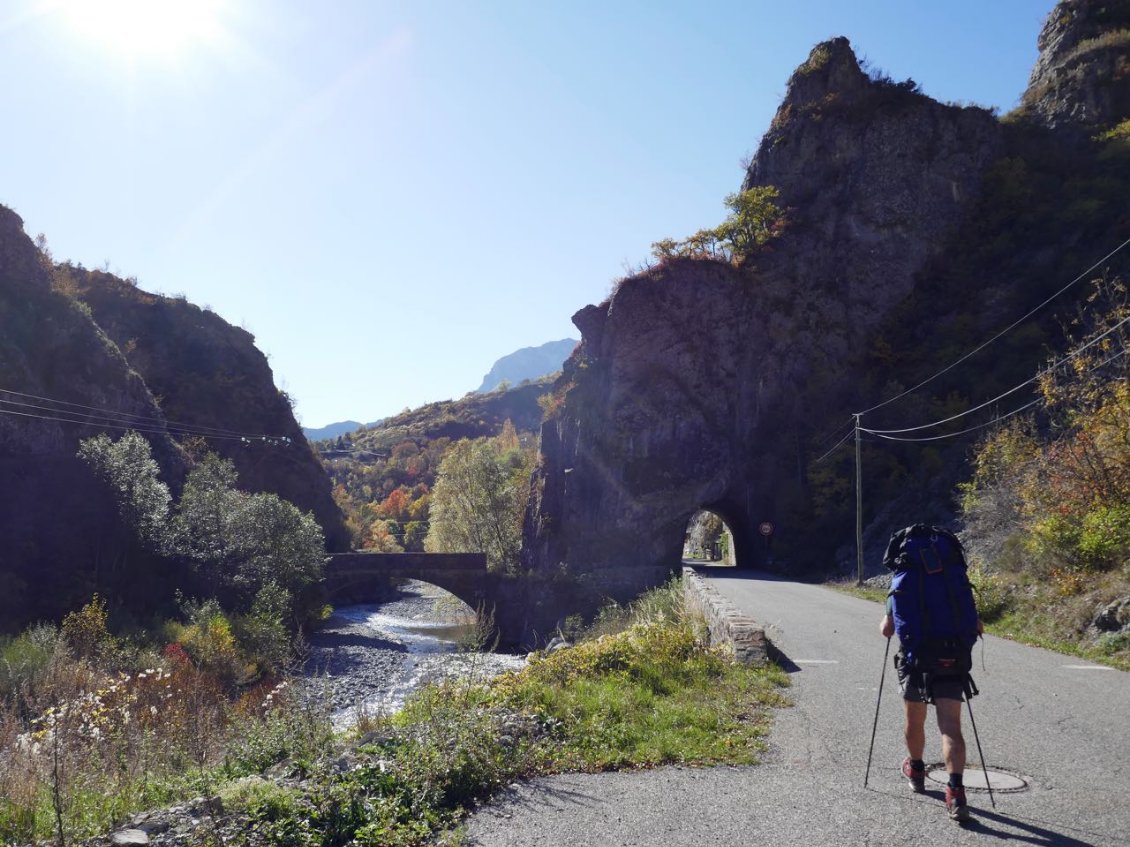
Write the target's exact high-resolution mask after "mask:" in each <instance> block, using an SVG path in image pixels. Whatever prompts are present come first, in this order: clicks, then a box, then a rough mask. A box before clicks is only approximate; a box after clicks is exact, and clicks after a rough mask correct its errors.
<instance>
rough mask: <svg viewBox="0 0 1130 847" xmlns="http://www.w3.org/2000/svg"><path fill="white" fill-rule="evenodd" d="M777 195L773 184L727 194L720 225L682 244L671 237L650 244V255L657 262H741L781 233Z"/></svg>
mask: <svg viewBox="0 0 1130 847" xmlns="http://www.w3.org/2000/svg"><path fill="white" fill-rule="evenodd" d="M779 196H780V195H779V192H778V191H777V189H776V188H774V187H773V186H772V185H759V186H754V187H753V188H749V189H747V190H745V191H742V192H739V193H737V194H729V195H727V196H726V199H725V203H726V208H728V209H729V210H730V214H729V215H728V216H727V217H726V219H725V220H724V221H722V223H720V224H719V225H718V226H716V227H713V228H709V229H700V230H699V231H698V232H696V233H695V234H694V235H691V236H689V237H688V238H685V239H683V240H682V241H676V240H675V239H673V238H664V239H661V240H659V241H656V242H655V243H654V244H652V245H651V252H652V255H654V256H655V258H656V259H658V260H660V261H663V260H664V259H672V258H692V259H717V260H719V261H724V262H734V263H738V262H741V261H742V260H743V259H745V258H747V257H749V256H751V255H753V254H754V253H755V252H757V250H759V249H760V248H761V247H762V246H764V245H765V244H767V243H768V242H769V241H770V240H772V239H773V238H776V237H777V236H778V235H779V234H780V233H781V229H782V228H783V226H784V221H785V217H784V212H783V211H782V210H781V208H780V207H779V206H778V205H777V203H776V201H777V199H778V197H779Z"/></svg>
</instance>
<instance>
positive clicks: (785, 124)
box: [525, 4, 1124, 598]
mask: <svg viewBox="0 0 1130 847" xmlns="http://www.w3.org/2000/svg"><path fill="white" fill-rule="evenodd" d="M1066 5H1071V6H1073V7H1074V6H1083V5H1088V4H1066ZM1046 31H1047V30H1045V32H1046ZM1065 96H1066V95H1065ZM1123 116H1124V115H1123ZM1108 118H1109V115H1108ZM1036 123H1038V121H1036V120H1035V119H1033V120H1032V121H1030V122H1024V121H1020V122H1018V123H1014V124H1012V125H1005V124H1002V123H1001V122H1000V121H998V120H997V118H996V117H995V116H994V115H993V114H992V113H990V112H989V111H987V110H984V109H980V108H961V107H957V106H952V105H943V104H940V103H937V102H935V101H933V100H931V99H930V98H928V97H926V96H924V95H923V94H921V93H920V92H919V91H918V90H917V86H916V85H915V84H914V83H913V82H912V81H907V82H903V83H897V82H894V81H892V80H889V79H884V78H879V79H876V78H873V77H871V76H868V75H867V74H866V73H864V72H863V71H862V70H861V68H860V66H859V63H858V61H857V60H856V57H855V55H854V53H853V52H852V50H851V47H850V44H849V43H848V41H847V40H846V39H843V38H837V39H833V40H831V41H828V42H825V43H823V44H820V45H818V46H817V47H816V48H815V49H814V50H813V51H812V53H811V55H810V56H809V57H808V59H807V61H805V62H804V63H803V64H802V65H801V66H800V67H799V68H798V69H797V71H796V73H795V74H794V75H793V77H792V79H791V80H790V81H789V84H788V89H787V93H786V96H785V98H784V101H783V102H782V104H781V106H780V108H779V109H778V112H777V114H776V116H775V118H774V120H773V122H772V125H771V127H770V128H769V131H768V132H767V133H766V134H765V136H764V138H763V139H762V141H761V144H760V146H759V149H758V151H757V154H756V157H755V158H754V160H753V162H752V164H751V165H750V167H749V169H748V172H747V174H746V178H745V182H744V185H743V188H751V187H755V186H768V185H772V186H775V187H776V188H777V189H778V191H779V197H780V200H781V203H782V205H783V206H784V207H785V208H786V221H785V225H784V229H783V233H782V234H781V235H780V236H779V237H777V238H776V239H775V240H773V241H771V242H770V243H769V244H768V245H766V247H764V248H762V249H761V250H759V251H757V252H755V253H753V254H752V255H750V256H748V257H746V258H745V259H744V260H743V261H742V262H740V263H738V264H733V265H731V264H723V263H720V262H716V261H711V260H706V259H676V260H670V259H668V260H665V261H662V262H660V263H659V264H658V265H657V266H655V267H652V268H651V269H649V270H647V271H645V272H644V273H641V274H639V275H637V276H635V277H632V278H629V279H627V280H625V281H624V282H623V283H622V284H621V285H620V286H619V287H618V288H617V289H616V291H615V292H614V293H613V294H612V296H611V297H610V298H609V300H608V301H606V302H605V303H602V304H600V305H599V306H589V307H586V308H585V309H582V310H581V311H580V312H578V313H577V315H575V316H574V323H575V324H576V325H577V327H578V328H579V329H580V330H581V332H582V343H581V345H580V347H579V349H578V350H577V352H576V353H574V355H573V356H572V358H571V359H570V360H569V361H568V362H567V363H566V366H565V370H564V373H563V376H562V378H561V379H560V381H559V382H558V384H557V386H556V395H557V402H556V404H555V405H556V411H555V412H554V414H553V415H551V416H550V417H549V419H548V420H547V421H546V423H545V425H544V426H543V429H542V453H543V457H542V465H541V468H540V471H539V473H538V475H537V477H536V479H535V482H534V486H533V492H532V499H531V507H530V510H529V512H528V514H527V522H526V546H525V555H526V562H527V564H528V565H529V566H530V567H531V568H533V569H535V570H539V571H542V572H547V573H548V572H561V571H565V572H567V573H570V574H572V575H573V577H574V578H575V579H576V580H578V581H580V582H581V583H584V584H588V585H590V586H591V588H592V590H593V593H594V595H595V594H605V595H611V596H617V597H621V598H623V597H626V596H630V595H631V594H632V593H633V592H634V591H637V590H638V589H639V588H641V587H644V586H646V585H649V584H654V583H655V582H656V581H658V580H659V579H662V578H663V575H664V574H666V573H669V572H670V570H671V568H672V567H673V566H675V565H677V563H678V562H679V558H680V550H681V546H682V541H683V534H684V532H685V529H686V526H687V521H688V519H689V518H690V517H691V515H692V514H693V513H694V512H695V511H696V510H697V509H700V508H710V509H713V510H714V511H716V512H717V513H719V514H720V515H722V516H723V517H724V518H725V519H726V520H727V522H728V523H729V525H730V527H731V529H732V530H733V532H734V536H735V543H736V547H737V550H738V556H739V560H740V561H741V562H744V563H745V564H747V565H756V564H763V563H764V562H765V561H766V560H767V559H768V558H769V557H770V555H774V556H775V557H776V558H777V559H778V561H781V560H784V561H785V562H787V566H789V567H791V568H794V569H796V568H802V569H803V568H807V569H821V568H823V569H826V568H827V567H828V566H829V565H830V564H831V563H832V560H833V553H834V550H835V547H836V546H838V545H839V544H841V543H844V542H850V540H851V534H850V525H846V524H843V521H842V520H841V523H840V524H839V525H837V524H835V522H834V521H833V522H830V523H827V524H818V523H814V522H813V520H812V519H813V515H814V514H817V513H818V512H819V511H820V509H821V508H823V509H825V510H826V511H837V510H838V512H839V514H840V515H841V519H842V518H843V517H844V516H845V514H846V513H849V512H847V510H846V509H844V508H843V507H844V506H847V504H848V503H850V502H851V489H850V485H849V483H850V476H848V477H847V481H845V480H844V479H843V478H842V477H840V478H839V479H838V480H837V481H836V482H835V484H831V483H828V482H827V480H820V479H818V477H820V475H821V474H822V473H823V471H822V470H821V469H820V468H817V467H815V466H814V458H815V457H816V456H818V455H819V453H821V452H823V450H824V449H825V448H827V447H828V446H831V444H834V443H835V439H836V438H837V437H839V435H841V434H844V433H846V432H847V431H848V426H847V424H848V421H849V415H850V414H851V413H852V412H855V411H859V410H860V409H861V408H863V407H865V404H866V405H870V404H872V403H874V402H876V401H877V400H879V399H881V398H882V397H883V396H884V395H888V396H889V394H890V393H892V387H893V388H895V389H898V388H901V387H906V386H907V385H908V384H911V383H912V381H913V379H914V377H915V376H916V374H917V373H919V372H922V371H927V372H928V368H930V367H931V366H933V365H934V364H935V363H936V362H939V361H941V360H942V359H943V358H944V356H945V355H948V354H949V345H951V344H952V343H955V342H956V343H961V341H962V340H963V338H964V335H963V334H964V333H968V334H971V335H973V336H976V335H978V334H979V333H982V332H984V335H988V334H989V333H988V332H986V331H985V330H987V329H989V328H991V327H993V320H994V319H995V318H996V316H997V314H998V313H1000V312H1001V311H1002V310H1003V311H1007V307H1011V306H1012V305H1013V304H1014V303H1015V302H1016V301H1017V300H1019V301H1021V302H1023V301H1025V300H1026V298H1027V297H1030V296H1031V295H1032V294H1033V293H1035V292H1038V291H1040V290H1041V286H1045V285H1048V284H1049V281H1050V279H1054V278H1055V272H1058V270H1059V268H1058V267H1057V268H1056V269H1055V272H1052V273H1049V270H1050V268H1049V267H1048V265H1049V259H1048V254H1047V250H1048V245H1047V244H1046V243H1040V240H1041V239H1042V238H1043V235H1042V233H1039V234H1038V228H1037V227H1036V226H1035V225H1032V226H1031V227H1029V228H1028V231H1025V232H1023V233H1022V234H1019V235H1018V234H1017V229H1019V227H1018V226H1017V225H1016V219H1017V218H1018V217H1023V215H1022V214H1016V215H1014V217H1013V219H1012V220H1011V221H1010V220H1007V219H1006V216H1005V214H1004V213H1001V212H1000V209H1001V208H1002V207H1003V205H1004V201H1003V200H1002V196H1003V195H1004V194H1006V192H1005V188H1004V187H1003V186H1006V185H1007V187H1009V190H1013V189H1015V185H1014V184H1013V181H1012V180H1013V178H1015V179H1024V180H1027V179H1030V180H1031V181H1032V183H1033V184H1035V182H1036V176H1035V169H1036V165H1032V166H1031V168H1032V170H1025V169H1026V168H1028V167H1029V162H1028V159H1025V158H1024V157H1025V156H1027V155H1029V154H1031V160H1032V161H1033V162H1037V161H1038V162H1042V163H1044V164H1045V165H1046V163H1047V162H1048V161H1050V160H1051V158H1054V156H1053V154H1051V153H1050V152H1049V150H1051V149H1052V148H1053V147H1054V146H1055V145H1054V144H1053V143H1052V142H1049V141H1047V133H1046V131H1043V130H1042V128H1041V127H1040V126H1036V125H1035V124H1036ZM1041 132H1044V134H1043V135H1041ZM1035 148H1039V150H1040V152H1039V154H1033V153H1031V150H1033V149H1035ZM1057 149H1058V148H1057ZM1025 151H1027V152H1025ZM1085 155H1089V154H1084V153H1079V154H1078V156H1085ZM1018 162H1019V163H1020V164H1019V165H1018V164H1017V163H1018ZM1002 163H1003V164H1002ZM1010 167H1011V168H1012V169H1013V170H1011V171H1010V170H1009V168H1010ZM1048 167H1049V168H1050V166H1048ZM1017 169H1020V170H1021V171H1022V172H1023V174H1024V176H1023V177H1022V178H1017V177H1016V176H1015V171H1016V170H1017ZM1052 171H1054V168H1053V169H1052ZM1093 172H1094V173H1095V174H1096V179H1100V177H1098V174H1099V173H1100V172H1101V169H1098V168H1097V167H1096V169H1094V171H1093ZM1028 187H1029V185H1028V184H1027V183H1025V188H1026V189H1027V188H1028ZM1049 190H1050V192H1051V193H1052V194H1054V190H1051V189H1049ZM1008 196H1011V195H1008ZM1057 200H1058V196H1057ZM1104 202H1105V201H1104ZM1051 214H1052V213H1051V212H1049V215H1051ZM1061 220H1062V216H1061ZM1103 226H1105V227H1107V228H1106V229H1105V230H1104V229H1103ZM1087 227H1090V228H1089V229H1088V228H1087ZM1110 229H1111V227H1110V226H1109V221H1106V222H1105V223H1103V224H1101V225H1096V224H1095V223H1094V221H1092V220H1090V219H1088V223H1087V224H1086V225H1084V224H1081V223H1080V222H1072V224H1071V232H1070V233H1069V232H1066V231H1064V229H1063V228H1061V230H1060V231H1061V234H1062V236H1063V238H1064V240H1065V244H1067V245H1070V246H1071V247H1072V248H1074V249H1079V248H1082V249H1081V250H1080V252H1081V254H1082V255H1090V254H1089V253H1088V252H1087V251H1088V250H1089V249H1090V248H1091V247H1093V246H1094V245H1095V244H1096V243H1099V244H1101V243H1102V242H1103V239H1102V238H1099V237H1098V236H1099V233H1100V232H1101V233H1102V234H1103V235H1104V236H1105V235H1107V234H1109V232H1110ZM1014 237H1015V238H1016V239H1018V240H1019V241H1020V242H1025V240H1026V239H1027V241H1026V243H1024V245H1023V246H1024V247H1025V248H1028V247H1032V248H1035V249H1036V250H1039V251H1042V252H1041V260H1040V262H1038V263H1037V262H1033V263H1032V264H1031V268H1032V271H1033V272H1032V276H1031V277H1029V278H1027V279H1024V278H1015V277H1009V278H1007V279H1004V280H1002V279H1000V278H997V277H982V278H980V279H978V277H976V276H966V274H967V273H968V274H971V275H972V274H977V273H989V272H997V271H998V270H999V268H1000V267H1002V266H1006V265H1007V264H1008V263H1010V262H1011V270H1012V271H1013V272H1015V269H1016V266H1017V261H1018V260H1017V259H1016V257H1015V254H1014V253H1012V252H1009V248H1010V247H1012V245H1013V242H1011V241H1008V242H1006V241H1005V239H1006V238H1014ZM970 239H973V243H970ZM1086 239H1093V240H1094V241H1093V242H1092V241H1086ZM1084 242H1086V243H1085V244H1084ZM1005 244H1007V246H1002V245H1005ZM1006 252H1007V253H1008V256H1007V257H1006V256H1005V254H1006ZM1068 252H1070V251H1068ZM1030 255H1035V254H1034V253H1033V254H1030ZM1099 255H1101V254H1099ZM1077 258H1078V255H1077V254H1074V253H1073V254H1072V259H1071V261H1075V260H1076V259H1077ZM958 269H960V272H961V279H960V280H955V279H954V274H956V273H957V271H958ZM1062 279H1063V278H1062V277H1060V278H1059V280H1060V282H1062ZM989 280H991V282H990V281H989ZM978 286H979V287H978ZM1024 286H1028V287H1027V289H1025V288H1024ZM1018 291H1022V293H1021V294H1019V295H1018V293H1017V292H1018ZM967 292H968V293H967ZM990 292H991V293H990ZM954 295H958V296H954ZM962 298H967V299H962ZM974 302H976V303H977V308H978V310H979V311H977V312H976V313H975V314H974V315H973V316H970V315H968V314H967V313H966V311H964V310H967V309H968V308H969V307H970V305H971V304H972V303H974ZM1012 314H1013V316H1015V314H1016V313H1012ZM914 324H918V325H920V326H921V327H922V328H921V329H920V330H919V331H918V332H917V334H915V332H914V331H913V325H914ZM908 327H910V328H911V329H910V331H909V332H908V331H907V328H908ZM982 337H984V336H982ZM946 338H948V339H950V340H949V341H946V342H945V343H944V345H943V344H940V343H939V340H940V339H946ZM1034 361H1036V360H1034V359H1029V360H1026V366H1027V367H1032V366H1033V363H1034ZM877 365H881V370H879V372H878V375H877V373H876V371H877ZM990 367H991V366H990ZM1029 373H1030V372H1029ZM1001 378H1002V379H1005V378H1007V377H1006V376H1003V375H1002V376H1001ZM1021 378H1023V377H1021ZM970 393H972V391H970ZM990 396H991V395H990ZM962 402H964V401H962ZM967 405H968V404H967ZM829 432H830V433H831V436H832V437H831V438H828V436H829ZM935 452H936V451H935ZM892 456H894V457H895V458H891V457H892ZM875 458H876V461H877V462H883V463H886V467H888V468H891V470H890V472H889V474H888V475H889V476H891V477H892V478H894V479H898V478H899V474H901V478H902V485H903V488H904V489H906V488H911V487H913V486H910V485H908V474H907V472H906V469H905V467H904V468H903V469H902V470H900V471H898V472H896V470H895V469H894V465H893V464H892V463H895V464H897V463H898V462H899V461H900V459H898V454H897V453H888V454H884V455H882V456H879V455H876V456H875ZM937 461H942V460H941V459H938V460H937ZM908 464H909V462H908ZM919 465H921V461H919ZM935 471H936V468H935ZM935 475H937V474H935ZM928 483H929V480H928V479H927V480H923V481H921V482H918V483H915V485H916V486H918V487H919V488H920V489H921V490H922V491H925V489H926V486H927V485H928ZM818 484H820V485H823V489H822V490H819V491H817V490H815V489H816V488H817V487H818ZM884 493H886V492H884ZM821 497H822V498H824V499H826V500H827V499H831V500H834V501H838V502H836V503H833V505H832V506H831V507H829V506H828V505H827V504H823V505H821V504H818V503H816V500H817V499H818V498H821ZM876 500H877V497H876V496H875V493H874V492H873V493H872V502H871V504H870V505H869V512H870V514H874V513H875V512H877V511H879V510H880V506H879V505H878V504H877V503H876V502H875V501H876ZM947 507H948V504H942V506H941V508H942V509H943V510H944V509H945V508H947ZM918 514H921V513H918ZM911 517H912V518H913V517H915V516H914V515H911ZM894 520H898V517H897V516H896V517H895V518H894ZM907 522H908V521H907ZM762 524H772V525H773V535H772V546H770V542H769V541H767V540H766V539H765V538H764V537H762V536H760V535H759V534H758V532H757V529H758V527H759V526H760V525H762ZM814 529H815V531H814ZM883 531H884V532H886V531H887V530H886V527H884V528H883Z"/></svg>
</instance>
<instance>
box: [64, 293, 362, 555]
mask: <svg viewBox="0 0 1130 847" xmlns="http://www.w3.org/2000/svg"><path fill="white" fill-rule="evenodd" d="M71 275H72V277H73V282H74V285H75V288H76V293H77V296H78V297H79V299H80V300H81V301H82V302H83V303H85V304H87V305H88V306H89V307H90V309H91V311H92V313H93V315H94V319H95V321H96V322H97V323H98V325H99V326H100V327H101V328H102V329H103V330H104V331H105V332H106V334H107V335H108V336H109V337H110V338H111V340H113V341H114V343H115V344H116V345H117V346H118V348H119V349H120V350H122V351H123V352H124V354H125V356H126V359H127V360H128V361H129V363H130V365H131V366H132V367H133V368H134V369H135V370H136V371H137V373H139V374H140V375H141V377H142V379H144V381H145V384H146V385H147V386H148V387H149V388H150V389H151V390H152V391H153V393H154V394H156V395H158V396H159V397H160V398H161V408H162V410H163V411H164V413H165V415H166V416H167V417H168V419H169V420H170V421H172V422H174V423H173V425H172V428H173V431H174V434H175V433H176V425H177V424H182V425H187V426H188V427H197V428H201V429H203V430H204V431H209V430H210V429H211V428H218V429H219V430H220V431H218V432H217V433H216V436H215V437H211V438H206V439H205V441H206V445H207V449H208V450H211V451H213V452H216V453H219V454H220V455H222V456H225V457H227V458H229V459H231V460H232V462H233V463H234V464H235V468H236V470H237V471H238V472H239V485H240V487H241V488H243V489H245V490H248V491H252V492H257V491H271V492H274V493H276V494H278V495H279V496H280V497H282V498H283V499H284V500H289V501H290V502H292V503H294V504H295V505H296V506H298V507H299V508H300V509H302V510H303V511H310V512H313V514H314V517H315V518H316V519H317V520H318V523H319V524H321V526H322V528H323V530H324V532H325V534H326V545H327V547H328V548H329V550H330V551H331V552H341V551H344V550H347V549H349V536H348V532H347V531H346V529H345V524H344V519H343V518H342V515H341V511H340V510H339V509H338V507H337V504H335V503H334V501H333V497H332V496H331V493H330V481H329V477H328V476H327V475H326V473H325V471H324V470H323V469H322V466H321V464H320V463H319V461H318V459H317V457H316V456H315V455H314V453H313V451H312V450H311V449H310V446H309V444H308V443H307V441H306V438H305V436H304V435H303V434H302V430H301V428H300V427H299V426H298V422H297V421H296V420H295V418H294V413H293V411H292V409H291V407H290V402H289V400H288V399H287V397H286V395H285V394H283V393H282V392H281V391H279V389H278V388H276V387H275V380H274V375H273V374H272V372H271V368H270V365H268V364H267V358H266V356H264V355H263V353H262V352H261V351H260V350H259V349H258V348H257V347H256V346H255V339H254V337H253V336H252V335H251V333H249V332H247V331H246V330H244V329H241V328H239V327H235V326H232V325H231V324H229V323H228V322H227V321H225V320H224V319H223V318H221V317H220V316H219V315H217V314H215V313H214V312H211V311H208V310H205V309H201V308H200V307H198V306H195V305H193V304H192V303H189V302H188V301H186V300H184V299H183V298H176V297H163V296H160V295H156V294H149V293H148V292H145V291H142V290H140V289H138V288H137V287H136V286H134V285H131V284H130V283H128V282H126V281H124V280H121V279H118V278H117V277H114V276H112V275H110V274H105V273H100V272H97V271H93V272H92V271H71ZM231 432H236V433H250V434H251V435H252V436H254V435H256V434H259V435H261V436H262V438H261V439H256V438H254V437H251V438H247V439H243V438H239V437H230V436H225V433H231ZM284 439H285V440H284Z"/></svg>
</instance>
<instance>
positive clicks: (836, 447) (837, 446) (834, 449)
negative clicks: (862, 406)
mask: <svg viewBox="0 0 1130 847" xmlns="http://www.w3.org/2000/svg"><path fill="white" fill-rule="evenodd" d="M853 435H855V425H854V424H853V425H852V427H851V428H850V429H849V430H848V431H847V435H845V436H844V437H843V438H841V439H840V440H839V441H838V442H836V446H835V447H833V448H832V449H831V450H829V451H828V452H827V453H825V454H824V455H823V456H821V457H820V458H819V459H817V460H816V461H815V462H813V464H819V463H820V462H823V461H824V460H825V459H827V458H828V457H829V456H831V455H832V454H833V453H835V452H836V451H837V450H839V449H840V447H842V446H843V445H844V443H845V442H847V440H848V439H849V438H851V437H852V436H853Z"/></svg>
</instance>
